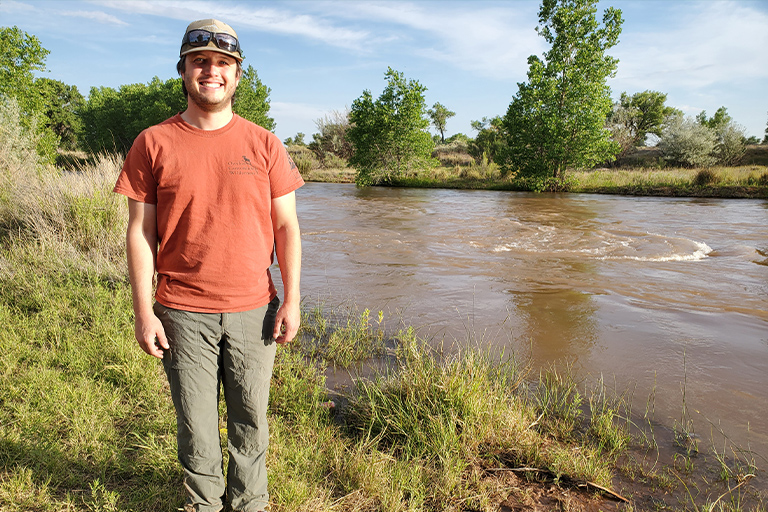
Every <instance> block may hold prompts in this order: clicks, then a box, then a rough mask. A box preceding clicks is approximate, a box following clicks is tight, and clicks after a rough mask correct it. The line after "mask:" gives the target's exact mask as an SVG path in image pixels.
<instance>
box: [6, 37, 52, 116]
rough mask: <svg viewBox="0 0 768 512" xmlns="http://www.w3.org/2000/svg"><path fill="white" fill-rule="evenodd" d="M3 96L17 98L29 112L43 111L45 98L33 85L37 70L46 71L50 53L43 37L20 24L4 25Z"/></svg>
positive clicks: (23, 109) (27, 112) (21, 106)
mask: <svg viewBox="0 0 768 512" xmlns="http://www.w3.org/2000/svg"><path fill="white" fill-rule="evenodd" d="M0 48H2V49H3V51H2V52H0V96H8V97H14V98H16V100H17V101H18V103H19V107H20V108H21V111H22V112H24V113H25V114H27V115H31V114H33V113H35V112H41V111H42V110H43V102H42V97H41V96H40V95H39V94H37V92H36V91H35V88H34V86H33V84H34V82H35V77H34V72H35V71H44V70H45V58H46V57H47V56H48V54H49V53H50V52H49V51H48V50H46V49H45V48H43V46H42V44H41V43H40V40H39V39H38V38H37V37H35V36H33V35H30V34H27V33H26V32H24V31H22V30H21V29H19V28H18V27H2V28H0Z"/></svg>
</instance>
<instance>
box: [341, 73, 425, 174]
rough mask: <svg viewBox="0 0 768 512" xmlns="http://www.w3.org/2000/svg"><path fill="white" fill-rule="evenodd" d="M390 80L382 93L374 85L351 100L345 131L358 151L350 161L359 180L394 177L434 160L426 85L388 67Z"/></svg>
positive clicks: (387, 76)
mask: <svg viewBox="0 0 768 512" xmlns="http://www.w3.org/2000/svg"><path fill="white" fill-rule="evenodd" d="M384 76H385V78H386V79H387V86H386V87H385V88H384V92H382V93H381V96H379V99H377V100H376V101H374V100H373V96H372V95H371V91H369V90H366V91H364V92H363V95H362V96H360V97H359V98H357V99H356V100H355V101H354V102H353V103H352V109H351V111H350V115H349V117H350V122H351V123H352V126H351V127H350V128H349V130H348V131H347V137H348V138H349V141H350V142H351V143H352V147H353V149H354V153H353V155H352V158H351V159H350V163H351V164H352V165H354V166H355V167H357V177H356V181H357V183H358V184H359V185H373V184H377V183H391V182H392V180H393V179H394V178H396V177H397V176H400V175H402V174H403V173H405V172H407V171H410V170H412V169H414V168H417V167H421V166H424V165H426V164H431V163H432V158H431V154H432V149H433V148H434V143H433V142H432V137H431V136H430V134H429V132H428V131H427V129H428V128H429V119H427V117H426V104H425V101H424V91H426V87H424V86H423V85H421V84H420V83H419V82H417V81H415V80H407V81H406V79H405V76H404V75H403V74H402V73H399V72H397V71H395V70H393V69H392V68H389V69H388V70H387V72H386V73H385V74H384Z"/></svg>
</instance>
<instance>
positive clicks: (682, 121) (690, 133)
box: [658, 115, 717, 167]
mask: <svg viewBox="0 0 768 512" xmlns="http://www.w3.org/2000/svg"><path fill="white" fill-rule="evenodd" d="M716 144H717V135H716V134H715V132H714V130H713V129H712V128H710V127H709V126H707V125H705V124H702V123H700V122H698V121H697V120H694V119H692V118H691V117H684V116H682V115H678V116H673V117H672V119H670V120H669V122H668V123H667V125H666V126H665V127H664V129H663V130H662V133H661V139H660V140H659V144H658V147H659V149H660V150H661V152H662V154H663V155H664V159H665V160H667V161H669V162H672V163H674V164H677V165H682V166H687V167H709V166H711V165H714V163H715V162H716V158H715V157H713V156H712V153H713V152H714V151H715V145H716Z"/></svg>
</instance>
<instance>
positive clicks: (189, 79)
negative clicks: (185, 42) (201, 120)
mask: <svg viewBox="0 0 768 512" xmlns="http://www.w3.org/2000/svg"><path fill="white" fill-rule="evenodd" d="M181 78H182V80H184V86H185V87H186V88H187V92H188V94H189V101H191V102H193V103H194V104H195V105H197V106H198V107H199V108H200V109H201V110H203V111H205V112H220V111H222V110H225V109H227V108H230V106H231V104H232V95H234V94H235V89H237V84H238V83H239V82H240V76H239V75H238V71H237V61H236V60H235V59H234V57H230V56H229V55H224V54H223V53H219V52H212V51H201V52H194V53H189V54H187V56H186V62H185V66H184V71H183V72H182V74H181Z"/></svg>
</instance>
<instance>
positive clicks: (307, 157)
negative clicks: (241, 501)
mask: <svg viewBox="0 0 768 512" xmlns="http://www.w3.org/2000/svg"><path fill="white" fill-rule="evenodd" d="M288 154H290V155H291V158H292V159H293V162H294V163H295V164H296V167H298V168H299V172H300V173H301V175H302V176H305V175H306V174H307V173H309V172H310V171H313V170H315V169H319V168H320V161H319V160H318V159H317V157H316V156H315V154H314V153H313V152H312V151H310V150H309V149H308V148H307V147H306V146H297V145H292V146H288Z"/></svg>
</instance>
